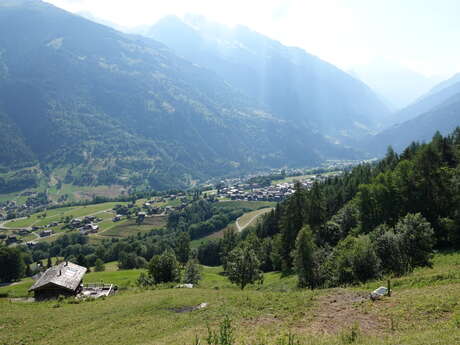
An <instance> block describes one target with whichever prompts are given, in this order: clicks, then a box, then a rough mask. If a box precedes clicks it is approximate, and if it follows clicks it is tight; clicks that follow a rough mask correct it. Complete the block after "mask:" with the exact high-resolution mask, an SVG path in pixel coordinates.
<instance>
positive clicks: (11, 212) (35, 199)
mask: <svg viewBox="0 0 460 345" xmlns="http://www.w3.org/2000/svg"><path fill="white" fill-rule="evenodd" d="M39 194H40V193H39ZM21 196H28V197H29V198H27V200H26V202H25V203H18V202H16V201H14V200H8V201H4V202H0V221H4V220H8V219H12V218H19V217H26V216H28V215H30V214H33V213H35V212H39V211H42V210H43V209H45V208H46V207H47V206H48V205H49V201H48V200H47V198H46V197H45V198H43V197H39V196H37V193H33V192H24V193H22V194H21Z"/></svg>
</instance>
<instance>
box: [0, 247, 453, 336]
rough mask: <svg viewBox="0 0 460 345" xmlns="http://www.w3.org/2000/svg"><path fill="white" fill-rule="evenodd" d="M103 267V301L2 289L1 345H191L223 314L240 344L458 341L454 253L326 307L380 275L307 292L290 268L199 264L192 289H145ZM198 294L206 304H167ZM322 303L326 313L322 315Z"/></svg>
mask: <svg viewBox="0 0 460 345" xmlns="http://www.w3.org/2000/svg"><path fill="white" fill-rule="evenodd" d="M106 268H107V271H106V272H97V273H89V274H87V275H86V277H85V281H86V282H99V281H103V282H111V283H115V284H118V285H119V286H121V287H125V289H122V290H121V291H120V292H119V293H118V294H117V295H115V296H112V297H109V298H106V299H105V300H97V301H94V302H81V303H79V304H74V303H73V302H72V301H71V300H69V301H61V302H57V301H50V302H40V303H25V302H10V301H9V300H8V299H6V298H0V310H1V313H0V329H1V331H0V344H38V345H40V344H62V343H65V344H94V343H97V344H101V345H103V344H113V343H117V344H152V345H177V344H178V345H192V344H193V339H194V337H195V334H200V335H202V336H203V335H206V324H207V323H209V325H210V326H211V327H212V328H214V329H215V328H216V327H217V326H218V324H219V323H220V322H221V321H222V320H223V318H224V317H225V316H226V315H228V316H229V317H230V318H231V319H232V324H233V326H234V327H235V337H236V340H237V342H236V344H237V345H243V344H244V345H269V344H270V345H275V344H276V345H280V344H284V345H288V343H287V342H285V343H282V342H278V340H279V339H280V337H281V338H282V337H283V336H284V335H286V334H287V333H289V332H290V333H292V334H295V335H296V339H298V340H299V344H300V345H304V344H305V345H307V344H308V345H314V344H316V345H326V344H327V345H339V344H360V345H394V344H400V345H434V344H439V345H441V344H442V345H444V344H445V345H451V344H459V343H460V281H459V278H458V277H457V275H456V272H458V271H459V268H460V253H440V254H437V255H436V256H435V260H434V266H433V268H423V269H418V270H416V271H414V272H413V273H411V274H410V275H408V276H405V277H401V278H394V279H392V282H393V285H394V290H393V295H392V297H385V298H383V299H382V300H379V301H376V302H371V301H370V300H361V301H360V302H359V303H358V302H353V301H345V302H343V303H342V304H340V305H339V308H335V309H334V308H333V307H331V306H333V305H334V303H336V302H337V301H336V299H337V300H338V302H340V296H342V295H343V294H345V295H347V294H348V295H351V296H353V295H354V294H361V295H365V294H366V293H368V292H369V291H371V289H373V288H374V287H377V286H380V285H382V284H384V283H385V279H382V280H380V281H375V282H371V283H369V284H363V285H361V286H355V287H351V288H343V289H326V290H316V291H310V290H299V289H297V288H296V277H295V276H288V277H281V275H280V274H279V273H269V274H266V275H265V279H264V284H263V285H261V286H259V285H255V286H250V287H249V288H247V289H245V290H244V291H241V290H239V289H238V288H236V287H235V286H234V285H232V284H230V283H229V282H228V280H227V278H226V277H225V276H223V275H222V274H221V271H222V268H221V267H205V268H204V270H203V280H202V282H201V283H200V286H199V287H198V288H195V289H171V288H166V287H162V288H159V289H152V290H143V289H139V288H137V287H134V286H133V285H134V282H135V280H136V279H137V276H138V275H139V273H140V270H132V271H116V270H115V269H116V263H109V264H106ZM31 284H32V281H31V280H30V279H29V280H24V281H21V282H20V283H19V284H16V285H13V286H9V287H1V288H0V293H5V291H8V292H9V294H10V296H23V295H27V293H26V291H27V288H28V287H29V286H30V285H31ZM336 296H338V297H336ZM327 298H333V300H327ZM203 302H207V303H209V307H208V308H206V309H203V310H199V311H193V312H189V313H176V312H174V309H175V308H181V307H185V306H195V305H198V304H200V303H203ZM331 308H332V309H331ZM328 309H330V310H331V313H330V314H328V317H324V316H321V315H322V313H324V312H325V311H326V310H328ZM340 317H342V319H341V318H340ZM337 320H338V321H337ZM354 320H355V321H356V322H357V326H356V328H355V330H354V331H352V329H351V327H349V326H346V327H345V326H344V327H343V328H340V327H339V329H338V331H337V332H328V328H327V327H326V328H324V329H322V328H320V329H318V328H317V327H316V328H315V325H316V326H317V325H318V324H319V325H323V324H324V325H326V326H327V325H331V326H337V323H338V324H339V326H340V325H341V323H342V322H343V323H345V322H348V324H353V321H354ZM372 320H378V322H377V323H374V325H377V327H376V328H375V327H370V326H369V325H372V324H373V323H372ZM324 332H326V333H324ZM202 338H203V337H202ZM63 339H65V342H63ZM201 344H206V342H204V341H203V342H202V343H201Z"/></svg>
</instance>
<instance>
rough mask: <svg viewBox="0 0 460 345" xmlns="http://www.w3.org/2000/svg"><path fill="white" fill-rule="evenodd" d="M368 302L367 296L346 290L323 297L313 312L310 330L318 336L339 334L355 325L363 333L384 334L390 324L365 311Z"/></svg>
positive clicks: (339, 290)
mask: <svg viewBox="0 0 460 345" xmlns="http://www.w3.org/2000/svg"><path fill="white" fill-rule="evenodd" d="M368 301H369V299H368V296H367V294H365V293H359V292H350V291H347V290H344V289H338V290H335V291H334V292H333V293H332V294H328V295H325V296H321V297H320V298H319V299H318V301H317V306H316V307H315V308H314V310H313V313H314V315H313V321H312V322H311V324H310V327H309V328H310V330H311V331H312V332H313V333H315V334H318V335H322V334H330V335H332V334H338V333H340V332H341V331H342V330H345V329H350V328H352V327H353V326H354V325H356V326H358V327H359V330H360V331H361V332H363V333H367V334H370V333H372V334H376V333H382V332H383V331H384V329H386V328H388V327H387V323H388V322H387V320H385V319H382V318H380V317H378V316H377V315H375V314H374V313H370V312H367V311H366V310H365V309H366V308H364V306H365V304H366V303H369V302H368Z"/></svg>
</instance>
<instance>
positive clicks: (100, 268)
mask: <svg viewBox="0 0 460 345" xmlns="http://www.w3.org/2000/svg"><path fill="white" fill-rule="evenodd" d="M94 271H95V272H104V271H105V265H104V261H102V260H101V259H99V258H97V259H96V262H95V266H94Z"/></svg>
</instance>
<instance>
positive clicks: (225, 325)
mask: <svg viewBox="0 0 460 345" xmlns="http://www.w3.org/2000/svg"><path fill="white" fill-rule="evenodd" d="M233 333H234V329H233V327H232V321H231V320H230V318H229V317H228V316H225V318H224V320H223V321H222V322H221V324H220V326H219V331H213V330H212V329H211V328H210V327H209V325H208V336H207V337H206V343H207V344H208V345H235V336H234V335H233Z"/></svg>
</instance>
